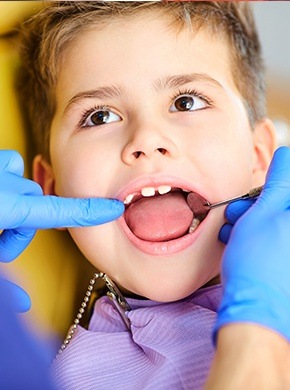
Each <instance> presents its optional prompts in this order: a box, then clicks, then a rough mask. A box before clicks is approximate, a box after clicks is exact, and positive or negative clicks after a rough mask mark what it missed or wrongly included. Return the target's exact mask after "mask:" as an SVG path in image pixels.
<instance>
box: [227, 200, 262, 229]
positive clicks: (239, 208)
mask: <svg viewBox="0 0 290 390" xmlns="http://www.w3.org/2000/svg"><path fill="white" fill-rule="evenodd" d="M255 201H256V199H244V200H239V201H235V202H232V203H230V204H229V205H228V206H227V208H226V210H225V217H226V219H227V220H228V221H229V222H230V223H231V224H235V223H236V222H237V220H238V219H239V218H240V217H241V216H242V215H243V214H245V212H246V211H248V210H249V208H251V207H252V205H253V204H254V203H255Z"/></svg>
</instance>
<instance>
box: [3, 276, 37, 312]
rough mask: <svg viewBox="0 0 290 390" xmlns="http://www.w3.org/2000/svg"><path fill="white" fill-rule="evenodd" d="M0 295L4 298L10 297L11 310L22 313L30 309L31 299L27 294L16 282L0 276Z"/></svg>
mask: <svg viewBox="0 0 290 390" xmlns="http://www.w3.org/2000/svg"><path fill="white" fill-rule="evenodd" d="M0 295H1V299H2V298H4V299H5V297H7V299H12V302H10V306H11V308H12V309H13V311H16V312H19V313H24V312H26V311H28V310H29V309H30V306H31V301H30V298H29V295H28V294H27V292H26V291H24V290H23V289H22V288H21V287H20V286H18V285H17V284H14V283H12V282H10V281H8V280H6V279H2V278H0ZM8 297H9V298H8Z"/></svg>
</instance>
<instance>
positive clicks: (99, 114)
mask: <svg viewBox="0 0 290 390" xmlns="http://www.w3.org/2000/svg"><path fill="white" fill-rule="evenodd" d="M120 120H121V117H120V116H119V115H117V114H115V113H114V112H112V111H111V110H109V109H107V108H100V109H94V110H93V111H92V110H90V111H89V112H85V113H84V115H83V118H82V121H81V127H92V126H100V125H104V124H106V123H112V122H119V121H120Z"/></svg>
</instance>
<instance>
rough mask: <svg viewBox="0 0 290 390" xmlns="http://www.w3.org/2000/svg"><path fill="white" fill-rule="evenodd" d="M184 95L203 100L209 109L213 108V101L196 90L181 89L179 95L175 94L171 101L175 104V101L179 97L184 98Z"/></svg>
mask: <svg viewBox="0 0 290 390" xmlns="http://www.w3.org/2000/svg"><path fill="white" fill-rule="evenodd" d="M184 95H193V96H195V97H197V98H199V99H201V100H203V101H204V102H205V103H206V104H207V105H208V106H209V107H210V106H212V100H211V99H210V98H208V97H207V96H205V95H204V94H203V93H201V92H199V91H197V90H196V89H195V88H192V89H189V88H187V89H179V90H178V92H177V93H175V94H174V95H173V96H172V97H171V101H172V102H173V103H174V102H175V100H177V99H178V98H179V97H181V96H184Z"/></svg>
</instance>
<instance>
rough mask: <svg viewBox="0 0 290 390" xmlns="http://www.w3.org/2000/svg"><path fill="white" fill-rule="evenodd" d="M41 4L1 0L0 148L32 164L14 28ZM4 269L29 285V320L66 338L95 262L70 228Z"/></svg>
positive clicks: (36, 243)
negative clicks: (20, 101)
mask: <svg viewBox="0 0 290 390" xmlns="http://www.w3.org/2000/svg"><path fill="white" fill-rule="evenodd" d="M41 7H42V2H38V1H5V2H4V1H1V2H0V15H1V21H0V85H1V88H0V117H1V122H0V148H1V149H14V150H17V151H18V152H19V153H21V155H22V156H23V157H24V159H25V161H26V164H27V165H28V164H29V159H28V150H29V148H28V146H29V140H28V139H27V138H26V136H25V131H24V123H23V120H22V118H21V114H20V110H19V106H18V101H17V91H16V90H15V87H14V74H15V73H14V72H15V70H16V67H17V63H18V57H17V52H16V45H15V36H14V34H13V29H14V28H15V27H17V25H18V24H19V22H21V21H22V20H23V19H25V18H26V17H29V15H30V14H31V13H33V12H36V11H37V10H38V9H40V8H41ZM27 171H29V169H28V170H27ZM27 174H28V173H26V176H27ZM0 264H1V263H0ZM1 272H2V273H4V274H6V275H8V276H10V279H11V280H14V281H16V282H18V283H19V284H20V285H21V286H22V287H23V288H24V289H25V290H26V291H28V293H29V295H30V297H31V300H32V308H31V310H30V311H29V312H28V313H25V314H21V316H22V317H24V318H25V319H26V320H27V321H28V322H29V324H30V326H32V327H34V329H35V330H36V331H37V332H39V333H41V334H43V335H44V336H48V335H50V334H51V333H52V334H53V335H56V337H60V338H62V337H63V336H64V335H65V333H66V331H67V330H68V327H69V326H70V325H71V322H72V320H73V317H74V316H75V314H76V312H77V308H78V305H79V304H80V301H81V300H82V298H83V295H84V293H85V290H86V286H87V284H88V282H89V279H90V278H91V276H92V274H93V268H92V267H91V266H90V265H89V263H88V262H87V261H86V260H84V259H83V257H82V255H81V254H80V253H79V251H78V250H77V249H76V247H75V246H74V244H72V240H71V238H70V237H69V235H68V234H67V233H66V232H61V231H53V230H50V231H38V232H37V234H36V237H35V239H34V240H33V242H32V244H31V245H30V246H29V247H28V248H27V249H26V250H25V251H24V252H23V253H22V254H21V255H20V256H19V258H18V259H17V260H15V261H14V262H12V263H9V264H5V265H1Z"/></svg>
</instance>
